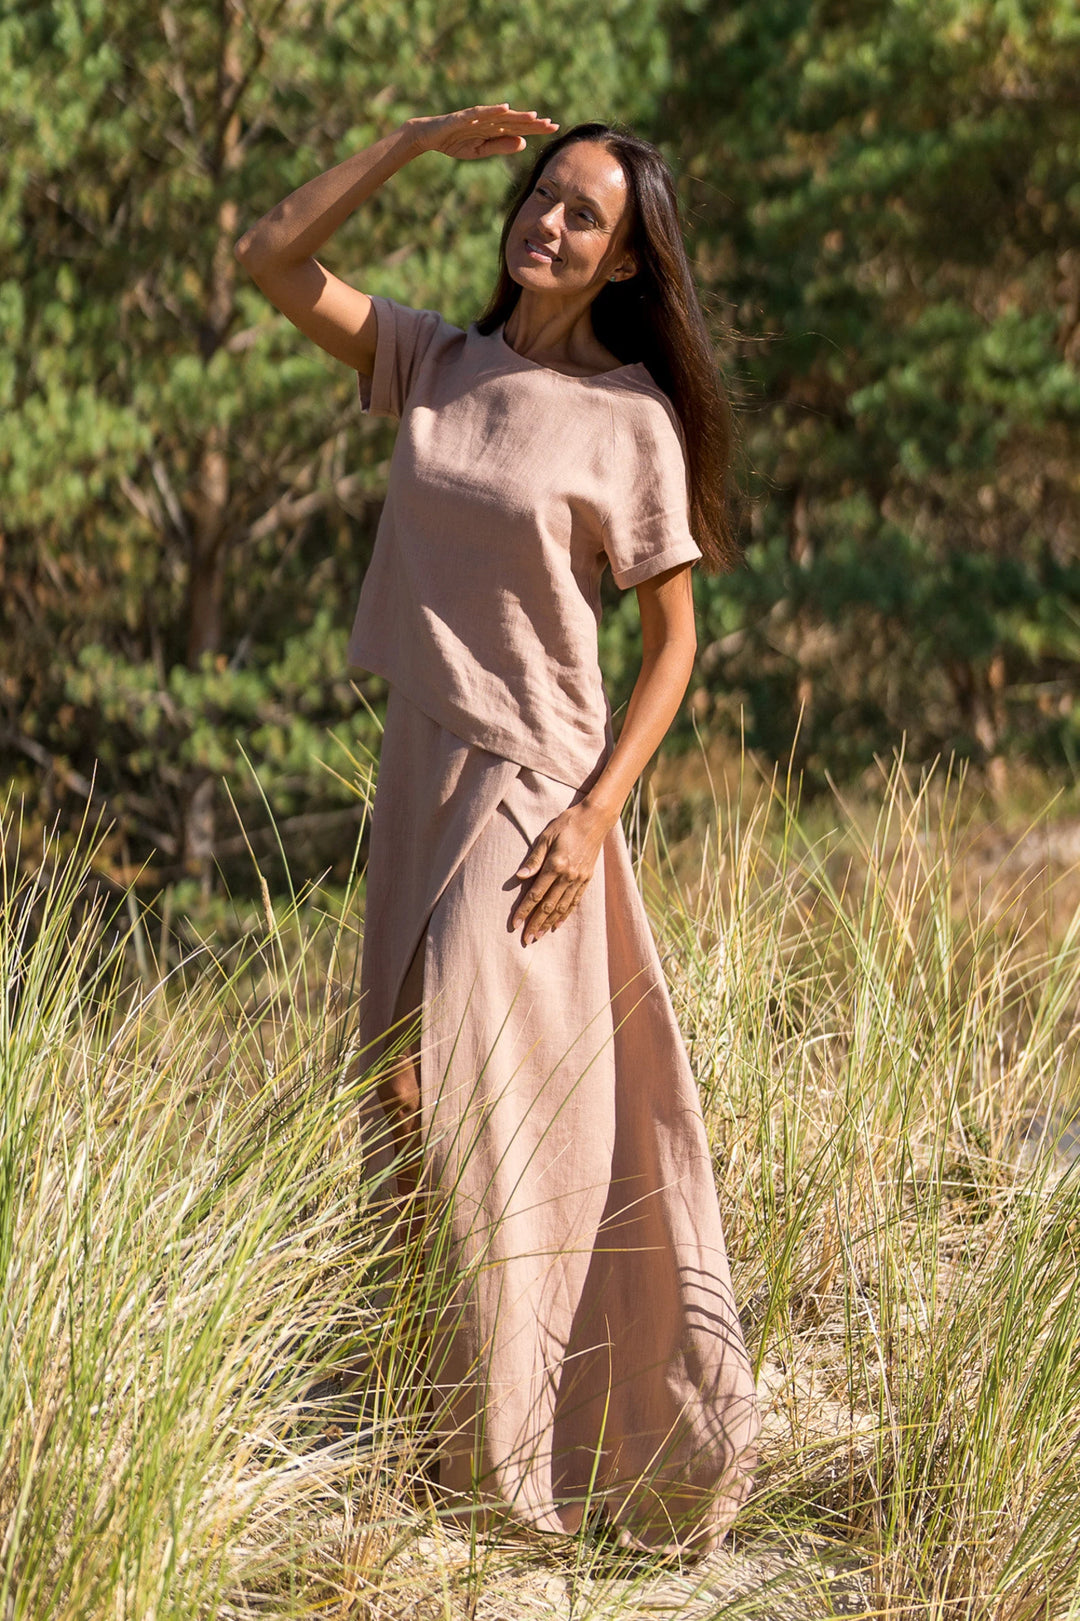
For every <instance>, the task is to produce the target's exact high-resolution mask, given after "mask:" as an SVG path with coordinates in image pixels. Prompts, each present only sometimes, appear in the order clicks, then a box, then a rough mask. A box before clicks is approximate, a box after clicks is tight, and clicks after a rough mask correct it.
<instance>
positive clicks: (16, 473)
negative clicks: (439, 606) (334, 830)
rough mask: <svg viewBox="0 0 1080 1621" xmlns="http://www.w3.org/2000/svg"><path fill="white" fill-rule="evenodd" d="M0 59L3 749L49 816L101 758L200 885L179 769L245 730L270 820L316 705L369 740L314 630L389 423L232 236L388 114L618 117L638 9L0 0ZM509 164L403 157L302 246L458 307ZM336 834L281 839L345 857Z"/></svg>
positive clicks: (343, 611)
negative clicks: (506, 109)
mask: <svg viewBox="0 0 1080 1621" xmlns="http://www.w3.org/2000/svg"><path fill="white" fill-rule="evenodd" d="M0 76H2V80H3V83H4V87H5V88H4V93H3V104H2V107H0V145H2V146H3V149H4V153H5V168H4V171H3V178H2V179H0V246H2V255H0V264H2V266H3V269H2V270H0V414H2V425H0V485H2V489H3V503H2V514H3V516H2V523H3V531H2V550H0V578H2V585H3V594H2V596H3V605H2V607H0V639H2V641H3V645H4V649H5V656H4V659H3V669H2V672H0V747H4V748H5V749H7V750H8V751H15V754H16V756H17V755H18V753H19V752H20V751H21V753H22V754H24V755H26V754H29V756H30V758H31V759H33V761H34V762H35V765H37V766H40V765H41V764H42V761H43V759H47V758H51V759H52V760H53V761H54V763H55V764H54V769H53V770H52V771H50V772H49V773H48V774H47V776H46V777H45V779H44V797H43V802H42V810H43V812H44V813H45V814H49V813H51V811H53V810H54V809H58V808H62V809H63V810H65V811H67V812H70V805H69V803H68V802H69V800H70V798H71V783H72V781H73V775H72V773H73V772H74V773H76V774H77V775H79V776H80V777H81V778H82V779H83V780H84V781H85V780H88V779H89V778H90V777H91V776H92V775H93V774H94V770H95V761H97V762H100V763H99V764H98V766H97V779H96V793H97V796H98V797H99V798H104V801H105V803H106V805H107V809H108V811H109V813H110V814H112V815H114V816H116V817H117V818H118V820H119V825H120V826H121V828H122V829H123V830H124V832H125V834H126V835H127V836H128V838H129V839H131V840H133V841H134V843H135V845H136V846H138V847H141V848H143V849H146V847H147V844H148V842H149V843H152V844H154V845H155V847H156V848H157V850H158V853H159V856H163V858H164V859H165V867H166V868H167V867H168V864H169V862H170V861H171V862H173V863H174V864H175V863H180V864H181V865H184V866H186V867H187V868H188V869H189V870H191V871H196V872H201V873H202V875H203V877H204V879H207V878H208V876H209V862H210V859H211V855H212V853H213V851H214V850H215V849H217V848H218V846H219V844H220V840H219V839H218V837H217V835H216V833H215V831H214V828H213V818H212V814H210V813H209V812H208V809H207V799H206V788H207V782H208V774H209V777H210V778H213V777H215V776H217V775H218V774H219V773H221V772H223V771H229V772H230V773H231V771H232V768H233V767H234V765H235V763H236V761H237V759H238V754H239V749H240V748H241V747H243V748H244V749H245V750H247V751H248V753H249V754H251V755H252V756H253V757H254V758H255V759H256V760H257V762H258V765H259V768H260V776H261V781H262V784H263V788H264V790H265V792H266V794H267V796H268V798H269V801H270V803H271V806H272V808H273V809H274V810H275V811H276V812H278V813H280V814H285V815H288V814H290V813H292V812H293V811H299V810H301V809H302V808H304V807H308V808H312V807H314V808H316V809H322V808H326V807H328V806H333V805H334V804H335V803H337V804H342V803H343V799H342V795H343V793H344V790H343V789H341V788H340V786H339V785H335V784H334V782H333V779H332V778H331V777H330V776H329V775H328V774H327V773H326V772H323V771H320V769H319V767H318V764H317V762H318V758H319V756H320V755H325V754H326V753H327V751H328V744H327V742H326V737H325V733H326V730H327V728H328V727H330V726H333V727H335V728H338V729H340V727H341V726H342V725H344V726H345V735H346V736H347V739H348V740H349V741H350V744H351V746H356V747H365V746H366V747H370V746H372V745H373V744H374V743H375V741H376V737H377V731H376V727H375V724H374V722H373V721H372V719H371V718H370V716H369V715H368V712H367V710H366V709H365V707H364V706H363V705H360V704H358V703H357V701H356V699H355V698H354V697H353V696H352V695H351V693H350V692H349V689H348V686H347V683H346V680H345V678H346V673H347V672H346V668H345V663H344V645H345V637H346V633H347V630H348V626H349V623H350V620H351V614H352V611H353V608H354V606H355V599H356V596H357V594H358V591H359V587H360V582H361V579H362V575H363V569H364V566H365V563H366V560H367V558H368V556H369V553H370V546H371V541H372V538H373V533H374V526H375V521H376V518H377V515H378V507H379V502H380V499H381V493H382V489H383V486H384V480H385V469H386V461H387V457H388V455H389V450H390V445H391V433H390V430H389V429H388V427H387V425H386V424H384V423H378V422H362V421H361V419H360V413H359V408H358V401H357V394H356V384H355V379H354V377H353V376H352V374H351V373H349V372H347V371H346V370H345V369H344V368H341V367H339V366H337V365H335V364H334V363H333V362H331V361H330V360H328V359H327V358H326V357H325V356H323V355H322V354H321V353H320V351H319V350H318V349H316V348H315V346H314V345H313V344H311V343H310V342H309V341H308V340H306V339H304V338H302V337H301V336H300V335H299V334H298V333H296V332H295V331H293V330H292V329H291V328H290V327H289V326H288V325H287V323H286V322H285V321H284V320H283V319H282V318H281V317H279V316H278V315H277V314H276V313H275V311H274V310H273V309H272V308H271V307H270V305H269V304H268V303H267V301H266V299H265V298H264V297H263V296H262V295H261V294H260V293H259V291H258V290H257V289H256V288H255V287H254V286H253V285H252V284H251V283H250V282H249V281H248V279H247V278H246V276H245V275H244V273H243V272H242V271H241V270H240V268H239V267H238V266H237V265H236V263H235V261H234V259H233V256H232V244H233V242H234V240H235V239H236V237H237V236H239V235H240V233H241V232H242V230H243V229H244V228H245V227H246V226H247V225H249V224H251V223H252V222H253V221H254V220H255V219H256V218H257V217H258V216H259V215H260V214H261V213H263V212H264V211H265V210H266V209H268V208H269V207H271V206H272V205H273V203H274V202H276V201H277V200H278V199H280V198H281V197H283V196H284V195H285V194H287V193H288V192H289V191H290V190H292V189H293V188H294V187H295V186H297V185H299V184H301V183H302V182H303V181H304V180H306V179H308V178H310V177H311V176H312V175H314V174H316V173H317V172H319V170H321V169H323V168H326V167H328V166H329V165H330V164H331V163H333V162H335V161H338V160H340V159H341V158H343V157H345V156H346V155H347V154H348V153H349V152H352V151H354V150H356V148H357V147H358V146H360V145H363V144H365V143H367V142H369V141H371V140H373V139H375V138H376V137H377V136H379V135H380V134H382V133H383V132H384V131H386V130H387V129H389V128H392V127H393V126H394V125H395V124H396V123H397V122H398V121H400V120H402V119H404V118H406V117H408V116H410V115H411V114H414V113H425V112H430V111H441V110H444V109H448V108H451V107H455V106H462V105H469V104H470V103H471V102H474V101H477V100H491V99H499V100H502V99H508V100H511V101H514V102H516V103H518V104H519V105H521V104H526V105H529V106H532V105H537V106H543V105H544V104H551V105H552V106H553V110H554V111H555V115H556V116H557V117H558V118H559V119H561V120H562V121H564V122H565V121H567V120H573V119H576V118H581V117H585V116H589V117H592V116H596V115H597V114H607V113H613V112H619V113H621V114H622V115H623V116H627V117H630V118H638V117H641V116H643V115H644V114H645V112H646V111H647V109H648V107H649V106H650V105H651V104H652V101H653V100H654V98H655V96H656V94H657V93H658V91H659V89H660V87H661V85H662V83H663V82H664V80H665V76H666V58H665V50H664V39H663V35H662V32H661V30H660V27H659V22H658V7H656V6H652V5H649V4H646V5H642V4H640V3H638V0H635V3H633V4H631V3H629V0H625V3H623V4H620V5H617V6H615V7H613V8H609V10H608V11H607V12H606V13H605V14H604V15H599V14H588V13H586V14H582V13H581V12H580V9H579V8H578V7H577V6H575V5H571V4H570V3H569V0H555V3H548V4H545V5H543V6H541V5H539V4H536V3H531V4H526V5H522V4H520V3H515V4H513V5H511V4H509V3H508V0H485V3H484V4H481V5H472V4H468V5H467V4H464V3H461V4H457V5H454V6H452V7H449V8H448V7H447V6H445V5H442V4H440V5H437V6H436V5H433V4H430V3H427V0H413V3H406V4H402V3H400V0H394V3H390V0H375V3H369V0H362V3H361V0H346V3H344V4H328V3H322V0H286V3H285V4H284V5H280V4H269V3H256V4H255V5H254V6H250V7H248V6H245V7H240V6H236V5H227V6H226V7H225V8H224V9H222V8H221V7H218V6H216V5H215V6H211V5H209V4H205V3H203V0H198V3H195V4H192V5H188V6H185V7H184V8H183V10H182V11H181V10H180V9H179V8H176V9H174V8H173V7H171V6H169V5H166V6H164V7H163V8H162V9H161V10H160V12H156V11H155V12H148V11H147V10H146V8H145V7H142V6H139V5H136V4H134V3H132V0H119V3H118V4H114V5H110V6H109V7H105V6H104V5H102V4H96V3H95V4H84V3H81V0H78V3H76V0H46V3H44V4H40V5H39V4H37V3H34V4H31V3H30V0H21V3H18V4H16V5H15V6H14V7H13V8H8V10H7V11H6V12H5V13H4V15H3V17H2V18H0ZM513 168H514V165H513V164H508V163H505V162H503V161H494V162H491V163H488V164H482V163H473V164H452V163H450V162H449V161H448V160H446V159H443V158H441V157H439V156H437V155H434V154H432V155H428V156H425V157H424V158H422V159H420V160H419V161H417V162H416V163H415V164H414V165H412V166H410V167H409V168H408V169H407V170H405V171H403V172H402V173H401V174H399V175H398V176H397V177H396V178H395V180H394V181H393V182H392V183H391V184H390V185H389V186H388V187H387V188H386V190H385V191H384V193H382V194H381V195H380V196H379V197H378V198H377V199H376V200H375V201H374V203H373V204H372V206H371V207H369V208H367V209H365V210H362V211H361V212H360V213H359V214H358V215H357V217H356V218H355V219H354V220H352V221H350V222H349V224H348V225H347V226H346V227H345V228H344V229H343V230H342V231H341V232H340V233H339V235H338V237H337V238H336V239H335V241H334V243H333V244H332V245H331V247H330V248H329V249H328V258H329V259H330V260H331V261H332V262H333V264H334V267H335V268H336V269H339V270H340V271H341V273H342V274H344V275H346V276H348V277H350V278H351V279H353V280H355V281H358V282H362V284H363V285H365V286H366V287H368V288H370V289H371V290H372V291H377V292H384V293H389V294H392V295H393V296H395V297H397V298H400V299H402V300H404V301H405V302H411V303H414V304H420V305H432V306H437V307H439V308H441V309H442V310H443V311H444V312H445V313H446V315H447V316H448V317H449V318H450V319H457V320H461V321H466V322H467V321H468V320H469V319H471V318H472V316H473V314H475V313H476V311H477V309H478V308H479V306H480V304H481V303H482V301H483V299H484V298H485V296H486V293H487V290H488V287H489V284H490V282H491V280H492V279H493V276H494V270H495V249H496V245H497V241H498V232H499V225H500V221H501V211H502V205H503V201H504V198H505V195H506V192H507V189H508V183H509V181H510V178H511V175H512V171H513ZM381 691H382V688H381V685H380V683H378V682H377V681H374V680H368V681H366V682H365V683H364V684H363V692H364V696H365V697H366V698H367V699H369V700H371V701H373V702H375V703H376V704H377V703H378V701H379V699H380V696H381ZM9 758H10V754H9ZM234 786H235V787H236V791H238V792H239V793H241V795H243V794H244V793H245V792H248V791H250V790H248V789H246V788H245V786H244V783H243V781H240V780H238V781H237V782H236V783H235V785H234ZM76 797H77V796H76ZM162 835H164V837H162ZM348 843H349V841H347V840H346V841H342V840H341V839H340V837H338V836H336V835H335V836H333V837H332V840H331V843H330V844H329V845H327V846H324V847H323V848H321V849H320V848H314V847H313V848H312V850H311V859H312V860H323V859H326V858H329V859H331V860H334V861H336V862H337V863H338V865H341V863H343V862H345V863H347V854H348V853H347V849H346V846H347V845H348ZM170 852H171V854H170ZM164 870H165V869H163V871H164ZM236 876H239V875H236Z"/></svg>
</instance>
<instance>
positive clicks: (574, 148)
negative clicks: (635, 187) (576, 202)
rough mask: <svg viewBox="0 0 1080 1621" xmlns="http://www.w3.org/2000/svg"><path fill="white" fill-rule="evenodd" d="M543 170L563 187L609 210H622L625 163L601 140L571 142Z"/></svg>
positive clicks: (546, 175)
mask: <svg viewBox="0 0 1080 1621" xmlns="http://www.w3.org/2000/svg"><path fill="white" fill-rule="evenodd" d="M543 173H544V178H545V180H554V181H555V182H556V183H557V184H558V185H559V186H560V188H561V189H562V190H564V191H572V192H575V193H576V194H577V195H578V196H582V197H591V198H592V200H593V201H594V202H597V203H600V204H601V205H605V204H606V206H607V207H608V208H609V209H616V210H617V209H619V208H620V207H621V206H622V204H623V203H624V202H625V200H626V175H625V174H624V173H623V167H622V164H621V163H620V162H619V160H618V158H617V157H616V156H615V155H614V153H612V152H609V151H608V150H607V148H606V147H604V146H601V145H600V144H599V142H598V141H572V142H571V144H570V145H569V146H564V147H563V148H562V150H561V151H560V152H556V154H555V156H554V157H553V158H552V159H551V162H550V163H546V164H545V165H544V171H543Z"/></svg>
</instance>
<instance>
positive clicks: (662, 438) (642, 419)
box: [604, 394, 701, 591]
mask: <svg viewBox="0 0 1080 1621" xmlns="http://www.w3.org/2000/svg"><path fill="white" fill-rule="evenodd" d="M612 456H613V462H614V468H613V471H614V473H615V478H614V480H613V482H614V487H615V490H616V492H617V493H616V497H615V499H614V501H613V502H612V505H611V508H610V510H609V512H608V516H607V522H606V524H605V540H604V550H605V552H606V553H607V559H608V562H609V564H610V565H611V577H612V579H613V580H614V581H615V584H616V585H617V586H618V587H619V589H620V590H621V591H625V590H627V589H628V588H629V587H630V586H632V585H640V584H641V582H642V580H648V579H651V578H652V576H653V575H654V574H662V573H663V572H664V570H665V569H669V568H674V567H675V566H676V565H677V564H678V563H692V562H694V561H695V559H697V558H699V557H700V556H701V549H700V547H699V546H698V545H697V543H696V541H695V540H694V537H693V535H692V534H691V533H690V513H689V497H688V491H687V479H686V458H685V456H684V454H683V446H682V438H681V436H680V434H679V430H678V428H677V427H676V424H675V419H674V415H673V413H672V411H671V409H670V408H669V406H668V405H667V404H666V403H665V402H664V401H663V400H662V399H660V398H658V397H656V396H653V395H645V394H643V395H639V396H636V397H633V398H630V399H620V400H617V401H614V402H613V410H612Z"/></svg>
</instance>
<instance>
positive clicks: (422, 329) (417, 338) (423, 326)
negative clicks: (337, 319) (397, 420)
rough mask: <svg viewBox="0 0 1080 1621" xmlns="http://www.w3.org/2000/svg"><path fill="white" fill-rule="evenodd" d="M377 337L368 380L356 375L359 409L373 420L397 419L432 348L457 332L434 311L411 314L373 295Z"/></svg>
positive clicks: (389, 299)
mask: <svg viewBox="0 0 1080 1621" xmlns="http://www.w3.org/2000/svg"><path fill="white" fill-rule="evenodd" d="M371 302H372V304H374V306H375V321H376V326H377V335H376V339H375V366H374V370H373V372H372V375H371V376H370V377H366V376H365V375H364V373H363V372H358V373H357V381H358V382H359V385H360V408H361V410H363V411H366V412H369V413H370V414H371V415H372V416H389V417H400V416H401V414H402V412H403V411H404V409H405V401H406V399H407V398H408V394H409V390H410V389H411V388H412V386H413V384H414V382H415V381H416V377H417V375H418V373H419V371H420V367H421V365H422V364H423V361H424V358H425V356H427V354H428V353H429V351H430V350H431V348H432V346H433V344H434V343H435V342H436V341H437V340H438V339H439V338H440V337H442V336H443V335H444V334H445V335H449V334H456V335H457V336H460V333H458V332H457V328H455V327H451V326H450V324H449V322H447V321H444V320H443V318H442V316H441V315H439V313H438V312H437V311H436V310H414V309H410V308H409V306H408V305H407V304H398V303H396V302H395V301H394V299H392V298H383V297H381V296H380V295H378V294H373V295H372V299H371Z"/></svg>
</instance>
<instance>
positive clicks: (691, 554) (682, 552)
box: [611, 535, 701, 591]
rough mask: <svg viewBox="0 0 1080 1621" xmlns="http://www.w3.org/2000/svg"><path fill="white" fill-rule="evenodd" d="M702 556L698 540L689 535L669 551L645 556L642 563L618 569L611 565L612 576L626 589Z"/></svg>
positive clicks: (621, 587) (620, 586) (622, 588)
mask: <svg viewBox="0 0 1080 1621" xmlns="http://www.w3.org/2000/svg"><path fill="white" fill-rule="evenodd" d="M700 556H701V548H700V547H699V546H698V544H697V542H696V541H694V540H692V539H691V537H690V536H689V535H688V536H687V537H686V539H685V540H680V541H679V542H677V544H676V545H674V546H669V547H668V549H667V551H664V552H655V553H654V554H653V555H652V556H651V557H645V558H643V559H642V560H641V562H640V563H635V564H633V566H632V567H631V568H625V569H616V568H615V566H614V564H612V565H611V578H612V579H613V580H614V581H615V584H616V585H617V586H618V588H619V590H620V591H626V590H628V589H629V588H630V586H632V585H640V584H641V582H642V581H643V580H651V579H652V578H653V576H654V575H655V574H663V573H664V571H665V569H669V568H675V567H676V566H677V565H678V564H679V563H694V562H696V561H697V559H698V558H699V557H700Z"/></svg>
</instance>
